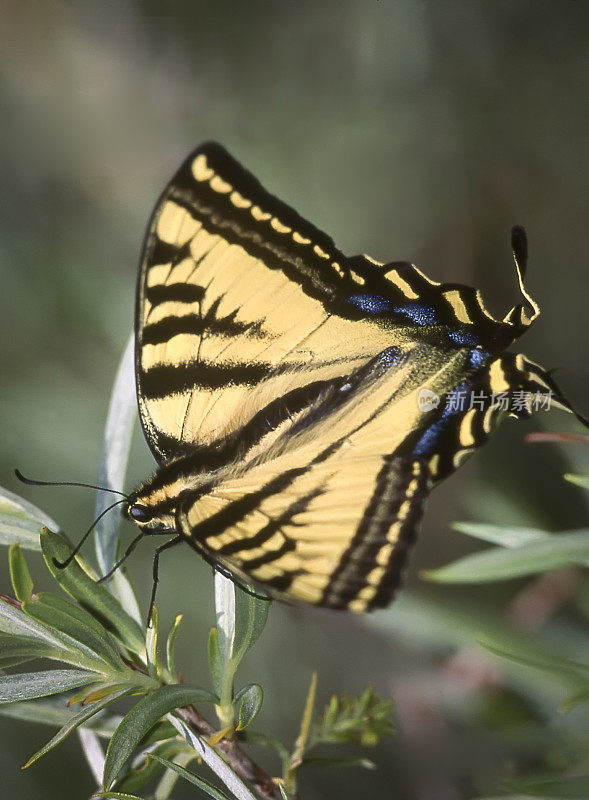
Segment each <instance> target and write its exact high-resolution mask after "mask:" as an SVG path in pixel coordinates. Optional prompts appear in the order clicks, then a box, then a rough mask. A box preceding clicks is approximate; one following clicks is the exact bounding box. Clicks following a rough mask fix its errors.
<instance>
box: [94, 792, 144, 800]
mask: <svg viewBox="0 0 589 800" xmlns="http://www.w3.org/2000/svg"><path fill="white" fill-rule="evenodd" d="M92 797H93V798H94V797H95V798H96V799H97V800H103V798H104V800H142V798H141V797H137V795H136V794H126V793H125V792H97V794H93V795H92Z"/></svg>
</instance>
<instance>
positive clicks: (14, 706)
mask: <svg viewBox="0 0 589 800" xmlns="http://www.w3.org/2000/svg"><path fill="white" fill-rule="evenodd" d="M77 713H78V712H77V711H73V710H72V709H70V708H67V707H66V706H65V705H64V702H63V698H50V699H46V700H26V701H25V702H22V703H6V704H5V705H0V716H3V717H10V718H12V719H20V720H24V721H26V722H34V723H36V724H37V725H50V726H51V727H52V728H55V727H61V726H62V725H65V724H66V723H67V722H68V721H69V720H70V719H71V718H72V717H73V716H75V714H77ZM120 721H121V719H120V717H116V716H114V715H113V716H108V717H107V716H104V715H102V716H101V717H100V719H98V720H97V719H90V720H89V722H88V723H87V725H86V726H85V727H88V728H91V729H92V730H93V731H94V732H95V733H97V734H98V735H99V736H102V737H104V738H108V739H110V737H111V736H112V735H113V733H114V731H115V729H116V727H117V725H118V724H119V723H120Z"/></svg>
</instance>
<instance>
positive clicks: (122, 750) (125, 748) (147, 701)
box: [103, 684, 216, 789]
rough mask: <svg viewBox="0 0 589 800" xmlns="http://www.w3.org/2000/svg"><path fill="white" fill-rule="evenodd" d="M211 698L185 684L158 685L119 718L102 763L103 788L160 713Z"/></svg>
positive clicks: (118, 770) (209, 695) (205, 692)
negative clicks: (103, 763) (104, 760)
mask: <svg viewBox="0 0 589 800" xmlns="http://www.w3.org/2000/svg"><path fill="white" fill-rule="evenodd" d="M215 701H216V698H215V697H214V696H213V695H212V694H211V693H210V692H207V691H206V690H205V689H200V688H198V687H196V686H188V685H185V684H175V685H171V686H162V687H160V688H159V689H156V690H155V691H154V692H152V693H151V694H149V695H147V697H144V698H143V700H140V701H139V702H138V703H137V705H136V706H134V707H133V708H132V709H131V711H129V713H128V714H127V715H126V716H125V717H123V720H122V722H121V724H120V725H119V727H118V728H117V729H116V731H115V733H114V735H113V737H112V739H111V740H110V743H109V745H108V749H107V751H106V763H105V765H104V779H103V786H104V788H105V789H110V788H111V786H112V785H113V783H114V782H115V780H116V778H117V776H118V774H119V773H120V771H121V769H122V768H123V765H124V764H125V762H126V761H127V759H128V758H129V757H130V755H131V753H132V752H133V750H134V749H135V748H136V747H137V745H138V744H139V742H140V741H141V740H142V739H143V737H144V736H145V735H146V733H147V732H148V731H149V730H150V729H151V728H153V726H154V725H155V724H156V722H158V720H160V719H161V718H162V717H163V716H165V715H166V714H168V713H169V712H170V711H172V710H173V709H175V708H179V707H181V706H188V705H191V704H193V703H202V702H215Z"/></svg>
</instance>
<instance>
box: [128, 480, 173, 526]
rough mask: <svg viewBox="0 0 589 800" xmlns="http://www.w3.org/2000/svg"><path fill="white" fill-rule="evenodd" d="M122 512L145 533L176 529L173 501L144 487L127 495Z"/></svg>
mask: <svg viewBox="0 0 589 800" xmlns="http://www.w3.org/2000/svg"><path fill="white" fill-rule="evenodd" d="M123 514H124V515H125V516H126V517H127V519H130V520H131V522H134V523H135V524H136V525H137V526H138V527H139V528H141V529H143V530H145V533H164V532H170V533H174V532H175V530H176V516H175V503H173V502H172V501H171V499H170V498H168V497H160V496H159V493H155V492H149V491H147V490H145V489H144V487H142V488H141V489H139V490H137V491H136V492H133V493H132V494H130V495H129V498H128V501H127V503H126V504H125V506H124V508H123Z"/></svg>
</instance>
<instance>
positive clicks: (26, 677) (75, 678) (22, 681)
mask: <svg viewBox="0 0 589 800" xmlns="http://www.w3.org/2000/svg"><path fill="white" fill-rule="evenodd" d="M95 681H96V673H94V672H84V671H83V670H80V669H50V670H43V671H41V672H23V673H20V674H19V675H0V703H15V702H19V701H21V700H31V699H32V698H35V697H45V696H46V695H50V694H58V693H59V692H66V691H68V689H75V688H76V687H77V686H84V684H88V683H93V682H95Z"/></svg>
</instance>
